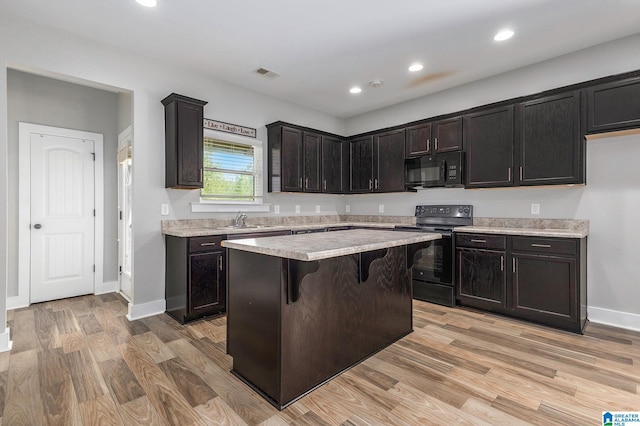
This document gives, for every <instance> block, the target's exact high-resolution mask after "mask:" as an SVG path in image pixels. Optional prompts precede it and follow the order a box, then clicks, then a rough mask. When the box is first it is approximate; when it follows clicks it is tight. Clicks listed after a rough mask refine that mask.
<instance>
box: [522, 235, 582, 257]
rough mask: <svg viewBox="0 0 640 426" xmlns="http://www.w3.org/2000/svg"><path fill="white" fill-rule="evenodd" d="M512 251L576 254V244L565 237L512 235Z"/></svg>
mask: <svg viewBox="0 0 640 426" xmlns="http://www.w3.org/2000/svg"><path fill="white" fill-rule="evenodd" d="M511 241H512V244H513V246H512V249H513V251H514V252H515V251H528V252H534V253H548V254H576V253H577V252H578V244H577V241H576V240H571V239H565V238H531V237H513V239H512V240H511Z"/></svg>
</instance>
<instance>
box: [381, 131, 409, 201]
mask: <svg viewBox="0 0 640 426" xmlns="http://www.w3.org/2000/svg"><path fill="white" fill-rule="evenodd" d="M373 145H374V149H375V155H374V159H373V164H374V170H373V191H374V192H400V191H403V190H404V147H405V131H404V129H399V130H392V131H389V132H384V133H380V134H377V135H375V136H374V138H373Z"/></svg>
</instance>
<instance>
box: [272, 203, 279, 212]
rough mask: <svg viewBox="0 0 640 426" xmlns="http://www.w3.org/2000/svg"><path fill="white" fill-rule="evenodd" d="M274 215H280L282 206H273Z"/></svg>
mask: <svg viewBox="0 0 640 426" xmlns="http://www.w3.org/2000/svg"><path fill="white" fill-rule="evenodd" d="M273 213H275V214H280V204H275V205H274V206H273Z"/></svg>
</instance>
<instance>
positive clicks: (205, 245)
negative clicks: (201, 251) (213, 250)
mask: <svg viewBox="0 0 640 426" xmlns="http://www.w3.org/2000/svg"><path fill="white" fill-rule="evenodd" d="M217 244H218V243H200V247H208V246H215V245H217Z"/></svg>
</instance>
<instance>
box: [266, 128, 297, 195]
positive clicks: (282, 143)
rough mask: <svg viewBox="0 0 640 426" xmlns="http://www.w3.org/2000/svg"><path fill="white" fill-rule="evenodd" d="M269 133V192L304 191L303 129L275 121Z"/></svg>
mask: <svg viewBox="0 0 640 426" xmlns="http://www.w3.org/2000/svg"><path fill="white" fill-rule="evenodd" d="M268 133H269V136H268V137H269V154H268V155H269V159H268V164H269V181H268V184H267V185H268V190H269V192H280V191H287V192H299V191H302V188H303V186H302V183H303V182H302V179H303V178H302V130H300V129H296V128H294V127H289V126H283V125H281V124H278V123H274V124H273V125H270V126H268Z"/></svg>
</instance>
